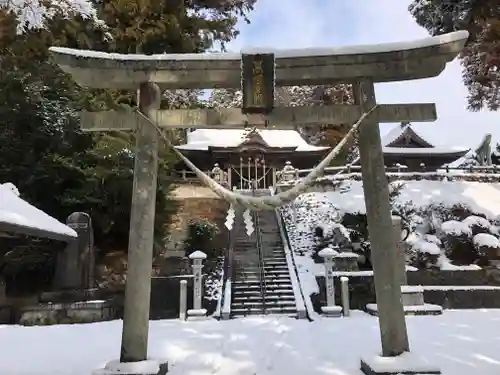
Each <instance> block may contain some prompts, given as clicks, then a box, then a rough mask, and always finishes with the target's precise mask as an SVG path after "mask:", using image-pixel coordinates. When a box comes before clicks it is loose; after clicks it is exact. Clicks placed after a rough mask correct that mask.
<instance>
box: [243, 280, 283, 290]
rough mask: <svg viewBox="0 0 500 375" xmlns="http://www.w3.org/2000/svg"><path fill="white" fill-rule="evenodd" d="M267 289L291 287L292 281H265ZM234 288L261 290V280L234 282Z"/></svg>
mask: <svg viewBox="0 0 500 375" xmlns="http://www.w3.org/2000/svg"><path fill="white" fill-rule="evenodd" d="M264 281H265V284H266V288H270V289H275V288H276V287H284V286H285V287H287V286H290V287H291V285H292V284H291V282H290V280H274V279H267V280H266V279H264ZM233 286H234V287H235V288H239V289H242V288H246V289H257V288H260V280H236V281H233Z"/></svg>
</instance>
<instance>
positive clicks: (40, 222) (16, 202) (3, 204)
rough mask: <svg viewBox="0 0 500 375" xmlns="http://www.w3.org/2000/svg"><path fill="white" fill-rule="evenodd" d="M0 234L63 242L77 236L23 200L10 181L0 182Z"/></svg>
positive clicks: (71, 230)
mask: <svg viewBox="0 0 500 375" xmlns="http://www.w3.org/2000/svg"><path fill="white" fill-rule="evenodd" d="M0 234H4V235H5V234H21V235H26V236H33V237H41V238H47V239H52V240H58V241H65V242H68V241H72V240H76V239H77V237H78V235H77V233H76V232H75V231H74V230H73V229H71V228H70V227H68V226H67V225H65V224H63V223H61V222H60V221H58V220H57V219H55V218H53V217H52V216H50V215H48V214H46V213H45V212H43V211H41V210H39V209H38V208H36V207H34V206H32V205H31V204H29V203H28V202H26V201H25V200H23V199H22V198H21V197H20V196H19V191H18V190H17V188H16V187H15V185H14V184H12V183H4V184H0Z"/></svg>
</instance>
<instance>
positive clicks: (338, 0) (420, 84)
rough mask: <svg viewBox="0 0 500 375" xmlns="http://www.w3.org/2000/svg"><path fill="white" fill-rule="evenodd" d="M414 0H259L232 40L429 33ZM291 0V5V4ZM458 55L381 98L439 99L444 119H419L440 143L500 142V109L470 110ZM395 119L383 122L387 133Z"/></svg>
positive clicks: (271, 43)
mask: <svg viewBox="0 0 500 375" xmlns="http://www.w3.org/2000/svg"><path fill="white" fill-rule="evenodd" d="M410 3H411V1H410V0H349V1H345V0H283V1H277V0H257V4H256V8H255V10H254V11H253V12H252V13H251V14H250V20H251V24H250V25H248V24H246V23H244V22H240V26H239V29H240V30H241V34H240V36H239V37H238V38H237V39H236V40H234V41H233V42H231V43H230V44H229V45H228V50H230V51H238V50H240V49H242V48H248V47H266V48H267V47H272V48H279V49H282V48H283V49H286V48H305V47H336V46H346V45H356V44H377V43H387V42H399V41H410V40H414V39H420V38H425V37H428V36H429V34H428V33H427V32H426V30H425V29H423V28H421V27H420V26H418V25H417V24H416V23H415V21H414V20H413V18H412V16H411V15H410V13H409V12H408V5H409V4H410ZM285 4H286V6H285ZM461 71H462V69H461V66H460V62H459V61H458V60H455V61H453V62H452V63H449V64H448V66H447V67H446V69H445V71H444V72H443V73H442V74H441V75H440V76H438V77H435V78H427V79H421V80H415V81H406V82H401V83H384V84H378V85H377V86H376V95H377V101H378V102H379V103H419V102H434V103H436V107H437V112H438V120H437V121H435V122H431V123H422V124H415V128H416V130H417V131H418V132H419V133H421V134H422V135H423V136H425V137H427V139H429V140H430V142H433V143H434V144H436V145H450V146H466V147H476V146H477V145H478V144H479V143H480V142H481V140H482V138H483V136H484V135H485V134H486V133H491V134H492V135H493V140H494V142H500V112H489V111H481V112H470V111H468V110H467V100H466V96H467V89H466V88H465V87H464V85H463V84H462V78H461V75H462V73H461ZM394 125H395V124H390V125H389V124H384V125H382V126H381V131H382V133H385V132H387V131H388V130H389V129H390V128H391V127H393V126H394Z"/></svg>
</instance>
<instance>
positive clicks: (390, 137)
mask: <svg viewBox="0 0 500 375" xmlns="http://www.w3.org/2000/svg"><path fill="white" fill-rule="evenodd" d="M405 136H408V137H410V138H411V139H413V140H414V141H416V143H417V144H420V145H422V147H404V146H393V144H394V143H396V142H397V141H399V140H400V139H401V138H402V137H405ZM434 138H436V137H434ZM381 141H382V146H383V147H384V153H386V154H420V155H422V154H440V155H444V154H461V153H463V154H466V153H467V152H468V151H469V150H470V148H468V147H462V146H448V145H443V144H439V145H438V144H437V142H436V143H434V142H433V141H434V139H433V137H431V136H430V135H429V134H425V132H422V131H420V130H416V129H415V127H414V126H412V124H401V125H396V126H395V127H394V128H393V129H391V130H389V131H388V132H387V133H386V134H385V135H382V137H381ZM439 141H440V142H439V143H442V140H439Z"/></svg>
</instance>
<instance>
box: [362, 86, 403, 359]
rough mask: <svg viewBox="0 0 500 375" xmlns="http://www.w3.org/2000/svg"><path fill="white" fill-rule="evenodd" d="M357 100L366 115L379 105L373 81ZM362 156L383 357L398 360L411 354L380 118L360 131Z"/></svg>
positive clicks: (372, 119)
mask: <svg viewBox="0 0 500 375" xmlns="http://www.w3.org/2000/svg"><path fill="white" fill-rule="evenodd" d="M354 98H355V101H356V104H359V105H360V106H361V107H362V110H363V112H366V111H369V110H370V109H371V108H372V107H373V106H374V105H375V104H376V100H375V87H374V84H373V81H372V80H370V79H364V80H362V81H360V82H358V83H356V84H355V87H354ZM359 153H360V157H361V174H362V178H363V191H364V196H365V205H366V216H367V220H368V233H369V237H370V245H371V254H372V264H373V277H374V281H375V293H376V297H377V307H378V313H379V314H378V315H379V325H380V336H381V341H382V355H383V356H384V357H394V356H398V355H400V354H402V353H403V352H406V351H409V350H410V348H409V343H408V334H407V331H406V321H405V315H404V310H403V304H402V301H401V282H400V280H399V278H398V272H399V271H398V269H397V267H398V266H399V265H398V262H397V255H396V248H395V246H396V243H395V242H394V235H393V228H392V220H391V207H390V203H389V185H388V182H387V177H386V175H385V167H384V157H383V153H382V143H381V140H380V129H379V124H378V119H376V118H374V116H370V117H368V118H367V119H366V123H365V124H364V125H363V126H361V127H360V130H359Z"/></svg>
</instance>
